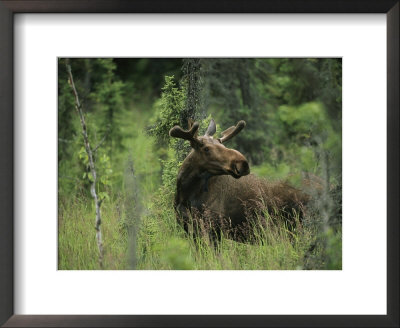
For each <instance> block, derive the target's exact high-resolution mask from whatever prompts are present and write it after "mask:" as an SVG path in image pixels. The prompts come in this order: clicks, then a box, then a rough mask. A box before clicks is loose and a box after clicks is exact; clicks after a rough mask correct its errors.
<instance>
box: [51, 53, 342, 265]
mask: <svg viewBox="0 0 400 328" xmlns="http://www.w3.org/2000/svg"><path fill="white" fill-rule="evenodd" d="M57 65H58V68H57V71H58V74H57V75H58V76H57V79H58V85H57V88H58V136H57V138H58V140H57V150H58V181H57V188H58V205H57V206H58V215H57V220H58V222H57V226H58V231H57V233H58V237H57V240H58V250H57V253H58V263H57V266H58V270H342V58H341V57H332V58H317V57H316V58H239V57H235V58H203V57H199V58H169V57H165V58H151V57H149V58H94V57H91V58H76V57H74V58H65V57H59V58H58V59H57Z"/></svg>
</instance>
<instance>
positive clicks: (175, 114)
mask: <svg viewBox="0 0 400 328" xmlns="http://www.w3.org/2000/svg"><path fill="white" fill-rule="evenodd" d="M184 104H185V94H184V91H183V90H182V89H180V88H178V87H177V86H176V84H175V82H174V77H173V76H166V77H165V84H164V86H163V88H162V94H161V98H160V99H159V100H157V101H156V102H155V105H154V106H155V113H156V117H155V119H154V121H153V124H152V126H151V127H150V128H149V129H148V133H149V135H151V136H153V137H155V140H156V142H157V143H158V144H159V145H164V146H165V145H169V144H170V143H171V142H173V140H174V139H173V138H170V137H169V135H168V132H169V130H170V129H171V128H172V127H173V126H174V125H181V121H180V117H181V112H182V110H183V107H184Z"/></svg>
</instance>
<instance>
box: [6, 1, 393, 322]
mask: <svg viewBox="0 0 400 328" xmlns="http://www.w3.org/2000/svg"><path fill="white" fill-rule="evenodd" d="M399 8H400V5H399V1H398V0H365V1H361V0H272V1H260V0H229V1H228V0H221V1H214V0H203V1H197V2H188V1H185V0H172V1H166V0H147V1H136V0H133V1H128V0H125V1H124V0H93V1H90V2H88V1H74V0H59V1H54V0H53V1H52V0H38V1H20V0H13V1H11V0H0V65H1V66H0V67H1V73H0V149H1V156H0V209H1V216H0V324H4V326H5V327H19V326H22V327H33V326H35V327H37V326H44V327H52V326H57V327H61V326H68V327H92V326H96V327H110V326H115V327H128V326H129V327H130V326H132V327H139V326H140V327H141V326H176V327H197V326H232V327H238V326H247V327H253V326H254V327H255V326H258V327H260V326H268V327H300V326H303V327H304V326H308V327H328V326H330V327H331V326H352V327H384V326H385V327H399V310H398V309H399V280H398V277H399V204H398V199H399V149H400V145H399V93H398V90H399ZM15 13H386V15H387V195H388V196H387V242H388V247H387V255H388V258H387V315H386V316H385V315H381V316H377V315H369V316H352V315H351V316H349V315H347V316H340V315H338V316H332V315H329V316H320V315H318V316H309V315H302V316H297V315H296V316H278V315H272V316H271V315H269V316H198V315H197V316H186V315H184V316H165V315H162V316H137V315H133V316H126V315H124V316H95V315H94V316H77V315H59V316H50V315H36V316H30V315H14V309H13V303H14V298H13V283H14V281H13V276H14V272H13V183H14V181H13V174H14V171H13V166H14V162H13V154H14V148H13V140H14V138H13V133H14V131H13V15H14V14H15Z"/></svg>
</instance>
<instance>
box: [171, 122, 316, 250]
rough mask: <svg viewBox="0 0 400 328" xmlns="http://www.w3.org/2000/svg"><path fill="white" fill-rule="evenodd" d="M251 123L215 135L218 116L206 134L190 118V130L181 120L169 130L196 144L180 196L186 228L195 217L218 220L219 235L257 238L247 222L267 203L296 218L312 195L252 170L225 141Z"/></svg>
mask: <svg viewBox="0 0 400 328" xmlns="http://www.w3.org/2000/svg"><path fill="white" fill-rule="evenodd" d="M245 125H246V123H245V122H244V121H239V122H238V123H237V124H236V126H232V127H230V128H228V129H227V130H225V131H223V132H222V136H221V137H220V138H214V137H213V135H214V134H215V132H216V124H215V121H214V120H213V119H212V120H211V121H210V123H209V126H208V128H207V130H206V132H205V134H204V136H198V129H199V123H198V122H189V129H188V130H184V129H182V128H181V127H180V126H177V125H176V126H174V127H173V128H172V129H171V130H170V131H169V135H170V136H171V137H174V138H180V139H184V140H187V141H189V142H190V146H191V148H192V150H191V151H190V153H189V155H188V156H187V157H186V158H185V160H184V161H183V163H182V166H181V168H180V169H179V172H178V177H177V182H176V194H175V201H174V208H175V212H176V215H177V219H178V221H179V222H180V223H181V224H182V225H183V227H184V229H185V231H186V232H189V227H190V222H192V223H193V221H194V220H195V221H196V220H197V223H199V222H200V223H201V222H203V223H204V222H207V224H211V225H212V231H214V232H215V233H214V234H213V239H214V240H215V238H218V237H219V236H220V233H221V232H222V231H223V232H224V233H225V235H226V236H228V238H231V239H233V240H236V241H241V242H245V241H248V240H250V239H251V234H249V230H248V229H245V227H246V226H248V223H249V220H252V219H254V218H255V217H256V215H257V213H260V211H259V209H260V208H261V207H264V208H267V209H268V210H271V211H272V210H276V209H279V210H281V211H283V212H284V213H286V214H287V216H286V217H287V218H290V216H291V215H293V211H296V212H301V211H302V210H303V208H304V205H305V204H306V203H307V201H308V200H309V197H308V195H307V194H305V193H303V192H302V191H300V190H298V189H296V188H294V187H291V186H290V185H288V184H287V183H284V182H276V183H270V182H268V181H267V180H265V179H262V178H258V177H256V176H255V175H253V174H250V167H249V163H248V161H247V159H246V158H245V156H244V155H243V154H241V153H240V152H239V151H237V150H234V149H229V148H227V147H225V146H224V144H225V143H226V142H227V141H228V140H230V139H232V138H233V137H235V136H236V135H237V134H238V133H239V132H240V131H242V129H243V128H244V127H245ZM192 227H193V225H192Z"/></svg>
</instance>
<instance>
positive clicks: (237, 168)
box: [232, 160, 250, 177]
mask: <svg viewBox="0 0 400 328" xmlns="http://www.w3.org/2000/svg"><path fill="white" fill-rule="evenodd" d="M232 169H233V171H234V172H235V174H236V175H237V176H238V177H241V176H244V175H247V174H249V173H250V167H249V163H248V162H247V161H246V160H242V161H237V162H235V163H233V167H232Z"/></svg>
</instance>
